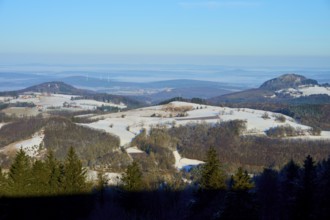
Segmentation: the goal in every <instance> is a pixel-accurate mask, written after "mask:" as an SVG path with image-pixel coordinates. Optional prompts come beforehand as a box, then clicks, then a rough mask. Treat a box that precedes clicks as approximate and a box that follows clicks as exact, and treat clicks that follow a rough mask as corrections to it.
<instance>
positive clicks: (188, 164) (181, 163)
mask: <svg viewBox="0 0 330 220" xmlns="http://www.w3.org/2000/svg"><path fill="white" fill-rule="evenodd" d="M173 155H174V158H175V164H174V167H175V168H177V169H179V170H182V169H184V170H186V171H189V170H190V169H191V168H192V167H194V166H197V165H200V164H203V163H205V162H203V161H200V160H193V159H188V158H182V157H181V155H180V154H179V152H178V151H173Z"/></svg>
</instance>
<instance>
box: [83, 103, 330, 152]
mask: <svg viewBox="0 0 330 220" xmlns="http://www.w3.org/2000/svg"><path fill="white" fill-rule="evenodd" d="M92 118H93V119H99V120H98V121H96V122H93V123H89V124H80V125H83V126H88V127H91V128H95V129H101V130H104V131H106V132H109V133H111V134H114V135H117V136H118V137H119V138H120V143H121V145H122V146H125V145H128V144H129V143H130V142H131V140H132V139H133V138H134V137H135V136H136V135H137V134H139V132H140V130H141V129H143V128H144V129H146V130H147V131H148V130H149V129H150V128H151V127H155V126H158V125H163V126H167V127H171V126H178V125H185V124H189V123H212V124H214V123H218V122H219V123H221V122H223V121H230V120H244V121H246V127H247V130H246V132H245V133H244V135H265V132H266V131H267V130H269V129H270V128H274V127H278V126H291V127H293V128H295V129H299V131H301V132H300V135H301V136H302V137H309V136H311V135H310V134H309V131H310V129H311V127H309V126H305V125H302V124H299V123H297V122H295V121H294V119H292V118H290V117H288V116H284V115H281V114H277V113H272V112H266V111H261V110H254V109H247V108H241V109H240V108H228V107H217V106H209V105H200V104H193V103H187V102H171V103H169V104H166V105H158V106H152V107H146V108H140V109H134V110H129V111H126V112H121V113H111V114H107V115H102V116H94V117H92ZM279 118H282V120H279ZM315 138H320V139H321V138H329V139H330V135H329V134H328V133H327V132H321V135H320V136H317V137H315Z"/></svg>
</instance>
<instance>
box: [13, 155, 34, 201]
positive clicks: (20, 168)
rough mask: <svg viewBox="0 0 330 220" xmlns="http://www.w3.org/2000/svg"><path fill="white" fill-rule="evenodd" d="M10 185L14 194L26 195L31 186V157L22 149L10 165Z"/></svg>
mask: <svg viewBox="0 0 330 220" xmlns="http://www.w3.org/2000/svg"><path fill="white" fill-rule="evenodd" d="M8 187H9V191H10V193H11V194H12V195H20V196H26V195H28V193H29V192H30V188H31V163H30V158H29V157H28V156H27V155H26V153H25V152H24V151H23V150H22V149H20V150H19V151H18V152H17V154H16V157H15V159H14V162H13V164H12V165H11V167H10V170H9V174H8Z"/></svg>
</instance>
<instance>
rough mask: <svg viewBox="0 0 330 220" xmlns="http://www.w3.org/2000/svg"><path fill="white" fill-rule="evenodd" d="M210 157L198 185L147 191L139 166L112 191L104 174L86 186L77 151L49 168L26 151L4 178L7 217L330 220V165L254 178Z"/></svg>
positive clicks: (50, 159) (0, 207)
mask: <svg viewBox="0 0 330 220" xmlns="http://www.w3.org/2000/svg"><path fill="white" fill-rule="evenodd" d="M206 155H207V156H206V163H205V164H204V165H202V166H201V167H200V178H199V179H198V180H196V181H194V183H193V184H189V185H185V186H181V187H173V186H171V185H168V184H167V183H166V182H163V183H161V184H158V187H157V188H153V189H148V188H145V178H146V177H145V176H144V175H143V173H142V172H141V165H140V164H139V163H138V162H133V163H131V164H130V165H128V167H127V168H126V170H125V172H124V175H123V177H122V178H121V183H120V184H119V185H117V186H111V187H110V186H107V185H106V184H105V179H104V176H102V175H99V178H98V181H97V182H94V183H91V182H88V181H87V180H86V176H85V169H84V168H83V167H82V163H81V161H80V160H79V157H78V156H77V154H76V153H75V150H74V148H70V149H69V151H68V153H67V155H66V157H65V159H64V160H58V159H56V158H55V157H54V155H53V154H52V152H49V153H48V154H47V157H46V159H45V160H42V161H40V160H37V161H33V160H31V158H29V157H28V156H27V155H26V154H25V153H24V151H22V150H20V151H19V152H18V153H17V154H16V157H15V159H14V162H13V163H12V165H11V167H10V169H9V171H8V172H7V173H4V172H2V171H1V172H0V218H1V219H21V218H24V219H31V218H33V219H44V218H47V219H329V217H330V212H329V208H330V199H329V198H330V189H329V187H328V186H329V184H330V158H328V159H326V160H322V161H320V162H318V163H316V162H315V160H314V159H313V158H312V157H311V156H309V155H308V156H307V157H306V158H305V159H304V160H303V161H302V165H301V166H300V165H298V164H297V163H296V162H295V161H293V160H291V161H289V162H288V163H286V164H285V165H284V166H283V167H282V168H281V169H280V170H275V169H273V168H272V167H267V168H264V170H263V171H262V172H261V173H259V174H257V175H251V174H249V173H248V172H247V171H245V170H244V169H242V168H238V169H237V170H236V171H235V172H234V173H228V172H226V171H225V169H224V166H223V163H222V161H221V160H219V157H218V153H217V152H216V150H215V148H212V147H211V148H209V149H208V150H207V152H206ZM50 213H52V214H51V215H49V214H50Z"/></svg>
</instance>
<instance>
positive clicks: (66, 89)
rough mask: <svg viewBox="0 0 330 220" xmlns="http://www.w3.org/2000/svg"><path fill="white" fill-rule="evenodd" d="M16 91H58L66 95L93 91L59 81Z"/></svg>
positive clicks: (84, 93) (91, 92)
mask: <svg viewBox="0 0 330 220" xmlns="http://www.w3.org/2000/svg"><path fill="white" fill-rule="evenodd" d="M18 92H40V93H60V94H67V95H86V94H94V93H95V92H93V91H90V90H85V89H77V88H75V87H73V86H71V85H69V84H66V83H64V82H59V81H54V82H45V83H41V84H38V85H35V86H30V87H28V88H25V89H22V90H19V91H18Z"/></svg>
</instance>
